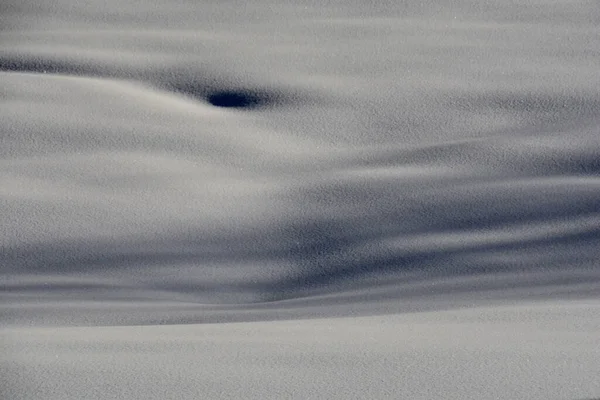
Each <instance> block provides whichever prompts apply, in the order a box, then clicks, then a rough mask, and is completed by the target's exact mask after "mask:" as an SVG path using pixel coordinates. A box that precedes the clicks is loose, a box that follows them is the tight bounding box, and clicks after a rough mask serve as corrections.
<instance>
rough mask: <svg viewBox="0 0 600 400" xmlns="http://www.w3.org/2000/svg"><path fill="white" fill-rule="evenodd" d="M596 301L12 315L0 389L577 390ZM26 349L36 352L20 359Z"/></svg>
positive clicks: (588, 370) (135, 392)
mask: <svg viewBox="0 0 600 400" xmlns="http://www.w3.org/2000/svg"><path fill="white" fill-rule="evenodd" d="M599 328H600V302H598V300H597V299H594V300H588V301H580V302H572V303H570V304H566V303H564V302H559V301H549V302H543V303H538V304H531V303H528V302H522V303H520V304H519V305H507V306H502V307H491V308H473V309H471V310H459V311H456V310H455V311H446V312H439V311H438V312H431V313H417V314H405V315H394V316H387V317H374V316H372V317H358V318H341V319H326V320H297V321H278V322H252V323H243V324H240V323H234V324H214V325H210V324H207V325H169V326H142V327H93V328H87V327H77V328H72V327H71V328H64V327H63V328H33V329H31V328H28V329H23V328H14V329H3V330H0V334H1V335H2V337H3V339H4V340H5V341H7V342H8V343H9V345H8V346H6V349H5V351H4V356H3V358H2V362H1V364H0V365H2V366H1V367H0V368H1V370H2V372H3V373H2V375H1V376H2V378H0V382H2V384H3V385H2V387H3V390H4V394H5V396H6V398H10V399H15V400H18V399H31V398H44V399H61V400H63V399H64V400H67V399H82V398H85V399H90V400H92V399H109V398H110V399H113V398H119V399H121V398H126V399H164V398H185V399H197V398H209V399H282V398H285V399H287V398H290V399H312V398H316V399H364V398H375V399H398V398H400V399H403V398H410V399H423V400H425V399H432V398H435V399H438V398H439V399H457V400H459V399H495V400H500V399H506V400H512V399H532V400H536V399H539V400H547V399H584V398H590V397H591V396H592V395H594V394H598V392H599V391H600V382H598V379H597V377H598V376H599V375H600V347H598V346H597V342H598V329H599ZM32 360H35V364H34V363H32Z"/></svg>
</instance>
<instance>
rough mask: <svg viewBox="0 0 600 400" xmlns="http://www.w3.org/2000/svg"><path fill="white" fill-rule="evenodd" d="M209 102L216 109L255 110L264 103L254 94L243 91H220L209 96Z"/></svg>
mask: <svg viewBox="0 0 600 400" xmlns="http://www.w3.org/2000/svg"><path fill="white" fill-rule="evenodd" d="M208 102H209V103H210V104H212V105H213V106H216V107H225V108H253V107H257V106H259V105H261V104H262V103H263V101H261V98H260V97H259V96H257V95H256V94H254V93H250V92H243V91H220V92H216V93H212V94H210V95H209V96H208Z"/></svg>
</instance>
